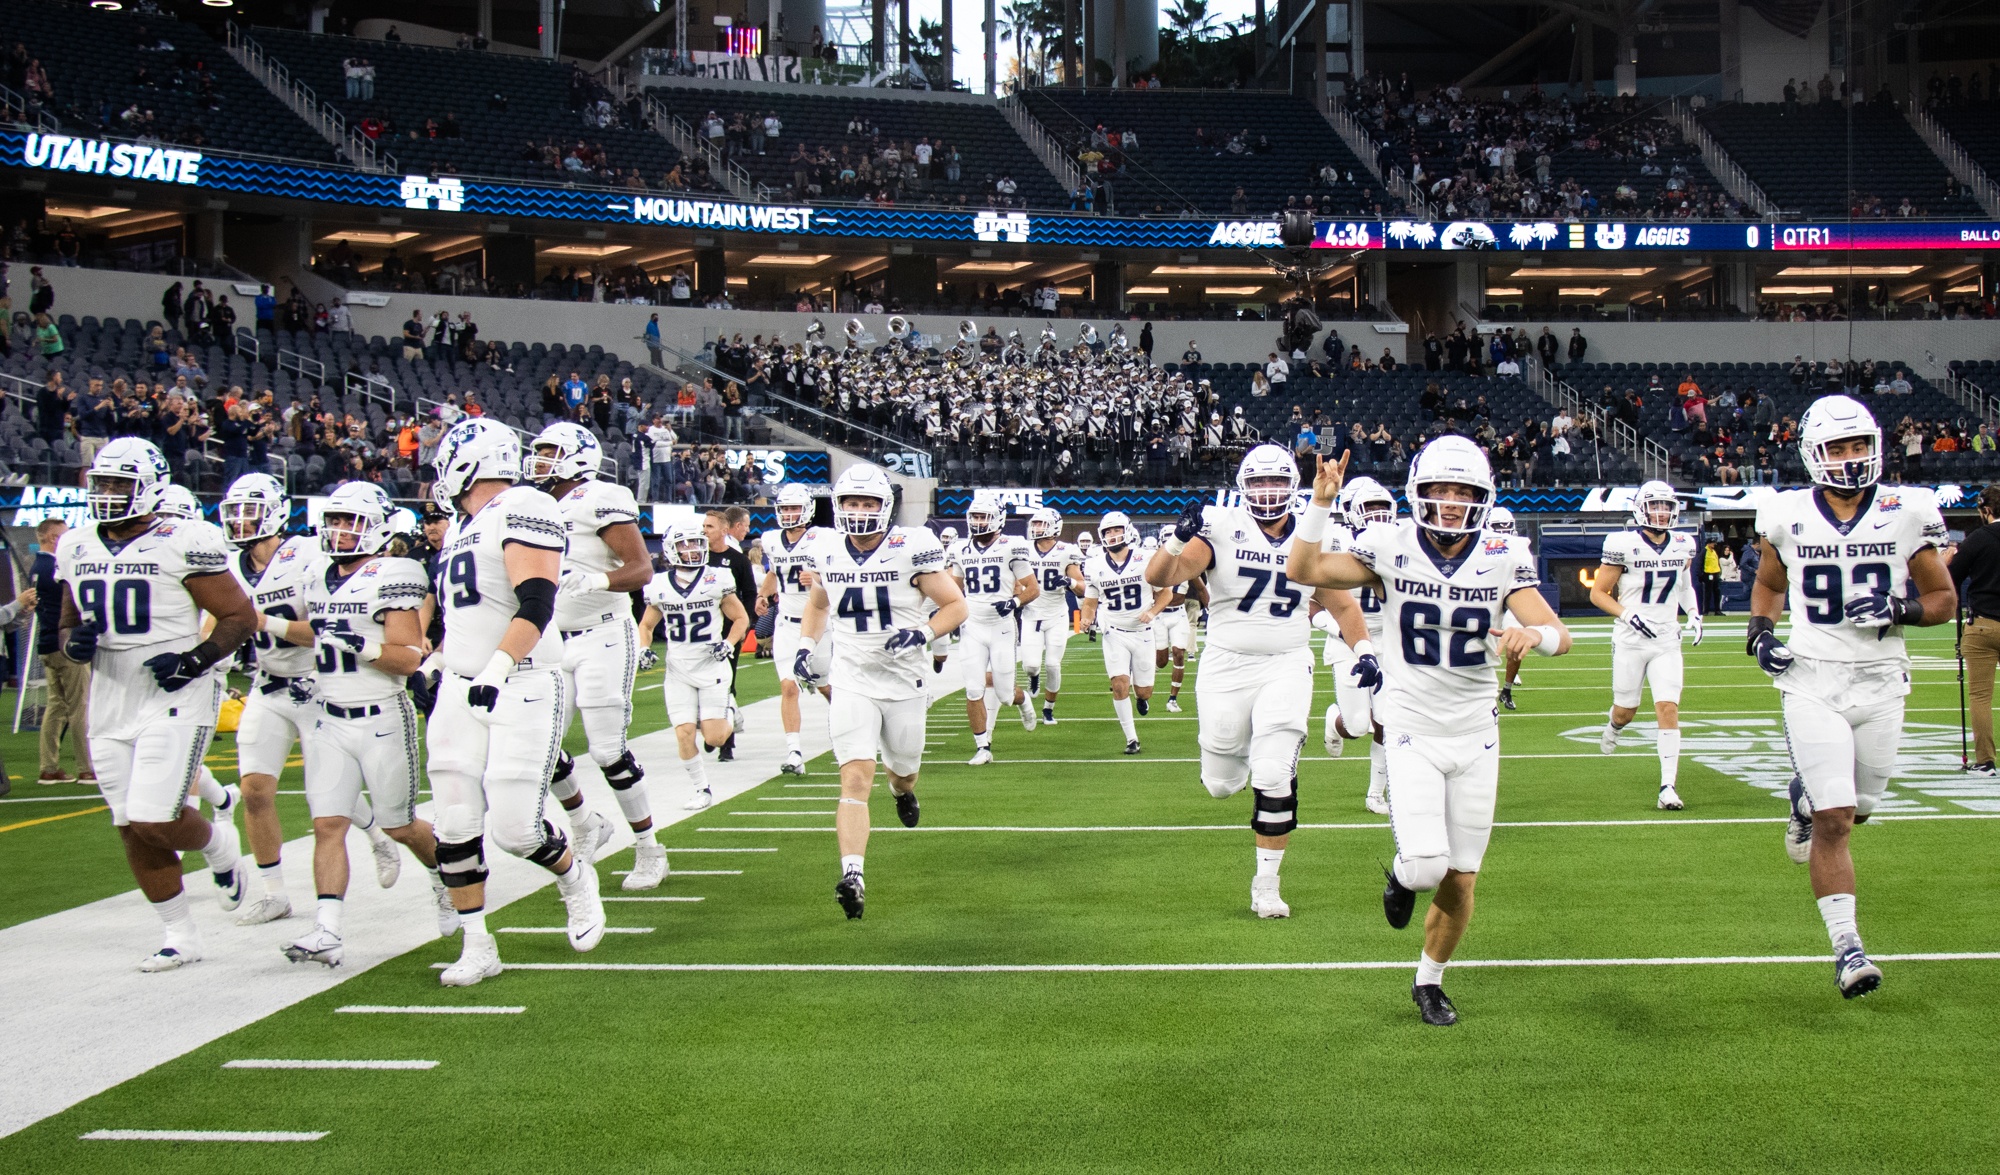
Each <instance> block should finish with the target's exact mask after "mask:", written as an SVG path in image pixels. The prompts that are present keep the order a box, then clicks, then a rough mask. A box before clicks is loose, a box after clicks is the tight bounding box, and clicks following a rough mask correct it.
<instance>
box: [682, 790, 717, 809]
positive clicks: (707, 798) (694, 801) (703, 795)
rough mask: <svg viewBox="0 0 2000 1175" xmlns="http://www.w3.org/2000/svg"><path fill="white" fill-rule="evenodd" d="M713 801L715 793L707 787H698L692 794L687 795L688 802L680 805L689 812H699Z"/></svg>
mask: <svg viewBox="0 0 2000 1175" xmlns="http://www.w3.org/2000/svg"><path fill="white" fill-rule="evenodd" d="M713 803H715V793H714V792H713V791H711V790H709V789H708V788H705V787H698V788H696V789H694V794H693V795H691V796H689V797H688V802H687V803H685V804H682V805H681V807H682V808H683V809H685V810H686V811H689V812H699V811H701V810H702V809H703V808H706V807H708V806H709V805H711V804H713Z"/></svg>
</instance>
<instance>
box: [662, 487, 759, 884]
mask: <svg viewBox="0 0 2000 1175" xmlns="http://www.w3.org/2000/svg"><path fill="white" fill-rule="evenodd" d="M662 545H663V546H664V547H665V549H666V555H667V573H666V574H665V575H662V576H655V577H654V579H653V582H652V583H651V584H649V585H647V587H646V593H645V598H646V614H645V615H644V616H643V617H641V618H640V620H639V635H640V638H641V639H642V640H643V641H644V642H645V643H646V645H647V646H648V647H650V646H651V645H652V643H653V632H654V629H655V626H663V630H664V632H665V634H666V641H667V656H666V662H667V675H666V678H665V680H664V681H662V682H661V685H660V688H661V691H662V693H661V696H662V698H663V699H664V700H665V702H666V705H667V721H668V722H670V723H672V724H673V728H674V738H675V740H676V741H677V742H678V743H679V745H680V753H681V769H682V770H684V771H686V772H687V775H688V782H689V783H691V784H693V785H694V794H693V795H691V796H690V797H689V798H688V801H687V805H686V806H687V808H688V810H689V811H700V810H701V809H703V808H706V807H708V806H709V805H710V804H713V803H714V802H715V793H714V792H713V791H711V790H710V789H709V785H708V761H707V760H706V759H705V758H703V757H702V753H701V751H702V748H701V745H700V743H698V742H696V741H695V733H696V727H699V728H700V734H701V737H702V739H703V740H704V741H706V742H707V743H708V745H709V746H713V747H719V746H721V745H722V744H723V743H725V742H727V741H729V734H730V727H729V654H730V652H731V650H733V649H735V648H736V647H737V645H738V644H740V643H741V642H742V640H743V637H744V634H745V633H747V632H749V631H750V614H749V613H748V612H746V611H744V610H743V601H741V600H739V599H737V598H736V592H735V587H736V585H735V582H734V580H733V579H731V577H730V574H729V569H728V568H727V567H723V566H720V565H717V566H713V567H711V566H709V563H708V536H707V535H706V534H704V533H703V531H702V524H701V523H700V522H699V521H696V520H694V519H684V520H682V521H680V522H676V523H674V524H673V526H671V527H669V528H668V530H667V534H666V538H665V541H664V542H663V544H662ZM662 868H663V869H664V866H662Z"/></svg>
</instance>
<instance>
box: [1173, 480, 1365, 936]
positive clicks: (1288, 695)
mask: <svg viewBox="0 0 2000 1175" xmlns="http://www.w3.org/2000/svg"><path fill="white" fill-rule="evenodd" d="M1236 487H1237V490H1238V491H1239V493H1240V494H1241V495H1242V505H1240V506H1203V505H1201V504H1200V503H1199V502H1197V503H1195V504H1193V505H1191V506H1189V507H1188V508H1187V509H1186V510H1185V511H1183V512H1182V514H1181V516H1180V518H1179V519H1178V520H1177V521H1176V522H1175V523H1174V528H1173V535H1172V537H1171V538H1168V539H1166V540H1165V542H1164V544H1163V545H1162V546H1161V547H1160V549H1159V550H1158V551H1157V552H1155V553H1154V555H1153V558H1152V561H1151V563H1150V564H1149V566H1148V567H1147V568H1146V582H1147V583H1149V584H1151V585H1153V586H1154V587H1161V588H1169V587H1176V586H1178V585H1180V584H1183V583H1186V582H1187V581H1188V580H1190V579H1193V578H1194V577H1195V576H1197V575H1204V574H1205V575H1206V577H1207V581H1208V597H1209V604H1208V639H1207V642H1206V645H1205V647H1204V648H1203V650H1202V654H1201V672H1200V673H1199V674H1197V675H1196V676H1195V679H1194V690H1195V707H1196V710H1197V711H1198V714H1199V719H1200V721H1199V728H1200V740H1201V782H1202V785H1203V786H1205V787H1206V788H1208V793H1209V794H1210V795H1212V796H1214V797H1216V798H1217V799H1223V798H1226V797H1228V796H1232V795H1235V794H1236V793H1237V792H1239V791H1242V790H1243V787H1244V785H1245V784H1246V783H1247V784H1248V785H1249V786H1250V787H1251V788H1252V789H1254V790H1255V792H1256V795H1255V797H1254V798H1253V800H1252V804H1251V812H1250V829H1251V831H1252V832H1253V833H1254V834H1255V835H1256V855H1257V872H1256V876H1255V877H1253V878H1252V879H1251V882H1250V909H1251V910H1252V911H1253V912H1254V913H1256V915H1257V916H1258V917H1259V918H1284V917H1288V916H1290V914H1291V912H1292V910H1291V907H1290V906H1288V905H1286V904H1285V900H1284V897H1283V896H1282V895H1281V894H1280V892H1279V888H1278V870H1279V866H1280V865H1281V864H1282V863H1283V861H1284V859H1285V848H1286V846H1287V845H1288V844H1290V843H1291V834H1292V830H1293V829H1295V828H1297V827H1298V826H1299V811H1298V763H1299V748H1300V746H1302V745H1303V744H1304V743H1305V738H1306V725H1307V723H1308V722H1309V721H1310V720H1311V718H1310V716H1311V713H1312V676H1313V663H1312V626H1311V623H1310V621H1309V620H1308V617H1307V611H1306V598H1307V597H1308V596H1311V597H1312V599H1313V600H1315V601H1316V602H1317V603H1318V604H1319V605H1320V606H1321V607H1323V608H1328V609H1332V610H1335V611H1338V610H1340V609H1341V608H1342V606H1343V604H1342V601H1341V599H1340V598H1339V596H1338V595H1337V594H1336V593H1335V592H1333V591H1331V590H1325V591H1300V590H1299V589H1298V588H1296V587H1294V586H1292V583H1291V581H1290V580H1289V579H1288V578H1287V577H1286V576H1287V573H1286V571H1285V546H1286V544H1287V543H1289V542H1290V541H1291V537H1292V532H1293V531H1294V530H1295V529H1296V527H1295V526H1294V520H1293V518H1292V496H1293V495H1294V494H1296V493H1297V492H1298V488H1299V467H1298V463H1297V462H1295V461H1294V460H1293V459H1292V455H1291V454H1290V453H1289V452H1287V451H1286V450H1284V449H1283V448H1281V447H1279V446H1277V445H1258V446H1257V447H1256V448H1254V449H1252V450H1250V452H1249V453H1247V454H1245V455H1244V457H1243V463H1242V465H1240V466H1239V467H1238V468H1237V471H1236ZM1314 541H1315V542H1317V541H1318V538H1317V536H1315V539H1314Z"/></svg>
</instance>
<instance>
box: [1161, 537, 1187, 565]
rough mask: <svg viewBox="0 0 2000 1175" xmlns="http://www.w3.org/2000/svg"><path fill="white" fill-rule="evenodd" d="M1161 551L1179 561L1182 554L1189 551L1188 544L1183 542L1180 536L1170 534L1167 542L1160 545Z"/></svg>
mask: <svg viewBox="0 0 2000 1175" xmlns="http://www.w3.org/2000/svg"><path fill="white" fill-rule="evenodd" d="M1160 549H1161V550H1162V551H1165V552H1166V553H1167V554H1169V555H1172V556H1173V557H1174V558H1176V559H1178V558H1180V557H1181V552H1182V551H1185V550H1187V544H1186V543H1185V542H1182V541H1181V537H1180V536H1179V535H1177V534H1174V533H1172V532H1168V534H1167V541H1166V542H1164V543H1161V544H1160Z"/></svg>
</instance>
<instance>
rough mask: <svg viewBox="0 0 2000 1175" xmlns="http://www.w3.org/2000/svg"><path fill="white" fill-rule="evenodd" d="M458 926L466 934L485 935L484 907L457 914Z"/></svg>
mask: <svg viewBox="0 0 2000 1175" xmlns="http://www.w3.org/2000/svg"><path fill="white" fill-rule="evenodd" d="M458 925H459V928H460V929H461V930H464V931H465V933H467V934H485V933H486V907H485V906H481V907H479V908H478V909H477V910H460V911H459V912H458Z"/></svg>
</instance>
